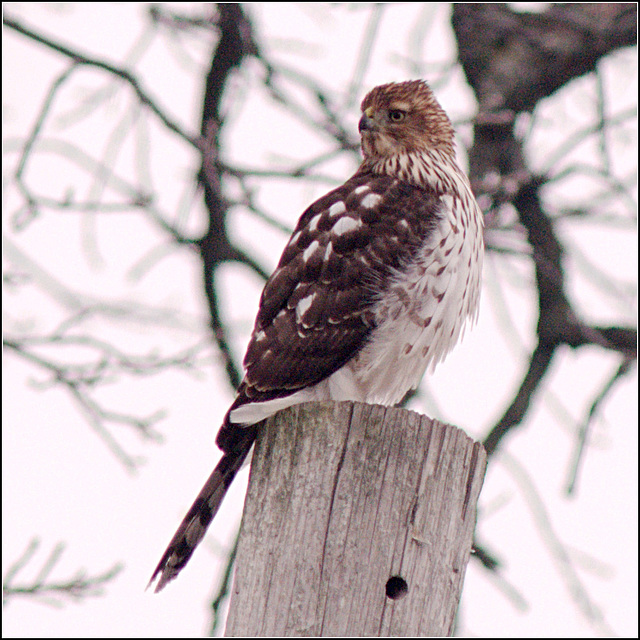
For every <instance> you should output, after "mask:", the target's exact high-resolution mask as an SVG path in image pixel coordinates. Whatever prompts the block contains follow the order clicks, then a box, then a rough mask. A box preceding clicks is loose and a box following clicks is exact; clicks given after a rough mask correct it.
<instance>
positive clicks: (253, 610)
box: [226, 402, 485, 637]
mask: <svg viewBox="0 0 640 640" xmlns="http://www.w3.org/2000/svg"><path fill="white" fill-rule="evenodd" d="M484 469H485V453H484V449H483V448H482V446H481V445H480V444H478V443H476V442H473V441H472V440H471V439H470V438H469V437H468V436H467V435H465V433H464V432H462V431H461V430H460V429H457V428H456V427H452V426H450V425H444V424H442V423H439V422H437V421H435V420H431V419H429V418H427V417H425V416H421V415H418V414H417V413H414V412H412V411H407V410H404V409H396V408H389V407H382V406H374V405H366V404H360V403H352V402H340V403H333V402H323V403H309V404H305V405H297V406H294V407H291V408H289V409H287V410H285V411H281V412H280V413H278V414H276V415H275V416H273V417H272V418H271V419H270V420H268V421H267V423H266V425H265V427H264V429H262V430H261V433H260V435H259V436H258V440H257V443H256V448H255V452H254V456H253V463H252V467H251V476H250V479H249V489H248V493H247V499H246V503H245V509H244V515H243V519H242V529H241V533H240V542H239V546H238V559H237V566H236V575H235V582H234V588H233V593H232V599H231V605H230V611H229V618H228V622H227V629H226V635H227V636H347V637H348V636H389V635H391V636H447V635H450V634H451V633H452V631H453V626H454V619H455V614H456V610H457V606H458V601H459V599H460V593H461V591H462V583H463V579H464V572H465V569H466V566H467V562H468V560H469V554H470V551H471V543H472V536H473V530H474V526H475V522H476V502H477V499H478V495H479V493H480V488H481V486H482V480H483V477H484Z"/></svg>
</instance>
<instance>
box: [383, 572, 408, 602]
mask: <svg viewBox="0 0 640 640" xmlns="http://www.w3.org/2000/svg"><path fill="white" fill-rule="evenodd" d="M385 592H386V594H387V598H389V599H391V600H400V599H401V598H404V597H405V596H406V595H407V593H408V592H409V585H408V584H407V581H406V580H405V579H404V578H401V577H400V576H391V577H390V578H389V579H388V580H387V585H386V587H385Z"/></svg>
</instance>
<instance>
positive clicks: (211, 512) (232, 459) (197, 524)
mask: <svg viewBox="0 0 640 640" xmlns="http://www.w3.org/2000/svg"><path fill="white" fill-rule="evenodd" d="M243 431H245V429H243ZM244 435H245V437H241V438H238V439H236V442H235V443H234V444H235V446H234V447H233V448H232V449H231V450H229V451H226V452H225V454H224V455H223V456H222V458H221V459H220V462H218V464H217V465H216V468H215V469H214V470H213V472H212V473H211V475H210V476H209V479H208V480H207V481H206V482H205V484H204V486H203V487H202V489H201V491H200V493H199V494H198V497H197V498H196V499H195V502H194V503H193V504H192V505H191V508H190V509H189V511H188V513H187V515H186V516H185V517H184V519H183V520H182V522H181V524H180V526H179V527H178V530H177V531H176V532H175V534H174V536H173V538H172V539H171V542H170V543H169V546H168V547H167V549H166V551H165V552H164V554H163V555H162V558H161V559H160V562H159V563H158V566H157V567H156V569H155V571H154V572H153V575H152V576H151V580H149V584H148V585H147V589H148V588H149V587H150V586H151V584H152V583H153V581H154V580H155V579H156V578H157V577H158V576H160V578H159V580H158V584H157V585H156V588H155V593H158V592H159V591H162V589H163V588H164V587H165V586H166V584H167V583H168V582H170V581H171V580H173V579H174V578H175V577H176V576H177V575H178V574H179V573H180V571H182V569H183V568H184V566H185V565H186V564H187V562H189V559H190V558H191V555H192V554H193V552H194V551H195V549H196V547H197V546H198V545H199V544H200V541H201V540H202V538H203V537H204V534H205V533H206V531H207V529H208V528H209V525H210V524H211V521H212V520H213V518H214V516H215V515H216V513H217V511H218V509H219V508H220V505H221V504H222V500H223V499H224V496H225V495H226V493H227V490H228V489H229V486H230V485H231V483H232V482H233V479H234V478H235V477H236V473H238V471H239V470H240V468H241V467H242V464H243V463H244V461H245V458H246V457H247V455H248V453H249V451H250V450H251V447H252V445H253V442H254V440H255V432H254V430H253V429H246V432H245V434H244Z"/></svg>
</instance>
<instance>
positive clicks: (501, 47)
mask: <svg viewBox="0 0 640 640" xmlns="http://www.w3.org/2000/svg"><path fill="white" fill-rule="evenodd" d="M635 14H636V8H635V5H633V6H632V5H624V4H618V5H614V4H609V5H606V6H604V5H585V4H574V5H549V6H548V7H547V8H546V10H545V11H542V12H540V13H536V14H531V13H519V12H517V11H515V10H513V9H512V8H511V7H510V6H509V5H505V4H489V5H486V4H485V5H483V4H455V5H454V10H453V16H452V24H453V27H454V32H455V35H456V38H457V40H458V49H459V53H460V61H461V63H462V65H463V68H464V71H465V74H466V76H467V79H468V81H469V84H470V85H471V87H472V89H473V90H474V92H475V94H476V97H477V99H478V103H479V109H480V112H479V114H478V116H477V118H476V122H475V125H474V130H475V132H474V145H473V147H472V149H471V151H470V154H469V159H470V169H471V175H470V178H471V181H472V184H473V185H474V187H475V189H476V191H477V192H478V194H479V195H480V196H481V197H482V199H483V200H484V199H486V200H487V201H488V202H490V203H492V204H491V206H492V207H495V208H496V209H498V210H499V208H500V207H501V206H504V205H505V204H507V203H509V204H510V205H512V206H513V207H515V209H516V211H517V213H518V218H519V222H520V224H521V225H522V227H523V228H524V229H525V231H526V234H527V242H528V244H529V245H530V247H531V250H532V252H531V256H532V258H533V263H534V268H535V276H536V288H537V297H538V309H539V316H538V325H537V337H538V344H537V346H536V348H535V350H534V351H533V353H532V354H531V357H530V361H529V367H528V370H527V372H526V374H525V376H524V378H523V381H522V383H521V385H520V388H519V390H518V392H517V393H516V395H515V397H514V399H513V401H512V402H511V404H510V406H509V408H508V409H507V410H506V412H505V414H504V415H503V417H502V418H501V419H500V420H499V421H498V423H497V424H496V425H494V427H493V428H492V429H491V430H490V431H489V433H488V435H487V437H486V439H485V442H484V444H485V448H486V449H487V453H488V454H489V455H491V454H492V453H494V452H495V451H496V449H497V447H498V445H499V444H500V442H501V441H502V438H503V437H504V436H505V435H506V434H507V433H508V432H509V431H510V430H511V429H513V428H514V427H516V426H518V425H519V424H521V422H522V421H523V420H524V418H525V416H526V414H527V411H528V408H529V406H530V404H531V400H532V398H533V396H534V394H535V393H536V391H537V390H538V388H539V386H540V384H541V382H542V381H543V379H544V377H545V375H546V373H547V372H548V370H549V366H550V364H551V361H552V359H553V356H554V354H555V352H556V349H557V348H558V347H559V346H560V345H563V344H566V345H569V346H571V347H574V348H576V347H579V346H582V345H586V344H591V345H597V346H600V347H602V348H605V349H613V350H616V351H619V352H620V353H622V354H623V355H624V356H625V357H635V356H634V355H633V354H635V348H636V342H637V331H636V330H635V329H633V328H631V327H615V326H614V327H591V326H589V325H588V324H587V323H585V322H583V321H581V320H580V319H579V317H578V314H577V312H576V311H575V310H574V308H573V306H572V304H571V302H570V299H569V296H568V295H567V293H566V290H565V286H566V285H565V278H564V269H563V252H564V247H563V245H562V243H561V242H560V240H559V238H558V236H557V233H556V230H555V228H554V224H553V222H552V220H551V218H550V216H549V215H548V213H547V212H546V211H545V208H544V206H543V203H542V197H541V191H542V189H543V188H544V186H545V184H546V182H547V178H545V177H539V176H535V175H533V173H532V172H531V170H530V169H529V167H528V163H527V159H526V156H525V153H524V149H523V141H522V140H521V139H519V138H518V137H517V136H516V135H515V131H514V127H515V122H516V114H518V113H519V112H523V111H532V110H533V109H534V107H535V106H536V105H537V104H538V102H539V101H540V100H542V99H543V98H545V97H548V96H549V95H550V94H551V93H553V92H554V91H556V90H557V89H559V88H560V87H562V86H563V85H564V84H566V83H567V82H569V81H570V80H571V79H573V78H575V77H577V76H579V75H582V74H584V73H588V72H590V71H593V70H594V69H595V68H596V65H597V63H598V61H599V60H600V58H601V57H602V56H603V55H605V54H606V53H609V52H611V51H613V50H615V49H617V48H619V47H621V46H626V45H629V44H633V43H635V41H636V27H635V17H634V16H635ZM599 104H600V103H599ZM627 117H630V113H625V114H623V119H626V118H627ZM619 118H620V115H618V119H619ZM597 120H598V121H597V122H596V123H595V124H594V125H593V126H592V127H590V128H589V129H583V131H581V132H580V135H581V136H582V135H587V133H593V134H594V135H596V136H598V138H599V139H602V128H603V127H604V126H609V125H605V122H604V120H603V118H602V105H601V104H600V117H599V118H597ZM576 143H577V138H575V137H574V138H573V139H570V140H569V141H568V142H567V141H565V142H564V143H563V144H561V145H560V147H559V148H560V149H565V150H566V149H569V148H571V145H573V144H576Z"/></svg>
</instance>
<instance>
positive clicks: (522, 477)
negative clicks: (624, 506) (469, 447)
mask: <svg viewBox="0 0 640 640" xmlns="http://www.w3.org/2000/svg"><path fill="white" fill-rule="evenodd" d="M500 463H501V465H502V466H503V467H504V468H505V469H506V470H507V471H508V472H509V473H510V475H511V477H512V478H513V480H514V481H515V482H516V484H517V485H518V488H519V489H520V492H521V493H522V496H523V498H524V501H525V504H526V505H527V506H528V508H529V512H530V513H531V516H532V518H533V524H534V527H535V530H536V531H537V533H538V535H539V537H540V540H541V541H542V542H543V544H544V545H545V547H546V548H547V551H548V552H549V555H550V556H551V558H552V560H553V561H554V563H555V565H556V568H557V570H558V574H559V576H560V578H561V579H562V581H563V582H564V584H565V587H566V589H567V592H568V594H569V597H570V598H571V601H572V602H573V603H574V604H575V606H576V607H577V608H578V609H579V610H580V612H581V613H582V615H583V616H584V618H585V620H586V621H587V622H588V623H589V624H590V625H591V626H592V627H593V628H594V629H595V630H596V631H597V632H598V633H600V634H602V635H604V636H606V637H612V636H614V635H615V634H614V632H613V630H612V629H611V628H610V626H609V624H608V623H607V621H606V619H605V617H604V615H603V613H602V611H601V610H600V608H599V607H598V606H597V605H596V604H595V603H594V602H593V601H592V600H591V598H590V596H589V593H588V592H587V590H586V588H585V585H584V584H583V583H582V581H581V580H580V576H579V575H578V573H577V571H576V569H575V567H574V565H573V562H572V561H571V557H570V555H569V552H568V550H567V548H566V546H565V544H564V543H563V542H562V541H561V540H560V538H559V537H558V535H557V534H556V532H555V530H554V527H553V523H552V522H551V518H550V516H549V513H548V511H547V508H546V506H545V504H544V501H543V500H542V498H541V496H540V493H539V491H538V489H537V488H536V486H535V484H534V482H533V479H532V478H531V477H530V475H529V473H528V472H527V471H526V469H525V468H524V467H523V466H522V465H521V464H520V463H519V462H518V461H517V460H516V459H515V458H514V457H513V456H512V455H510V454H508V453H507V452H504V451H503V452H502V453H501V454H500Z"/></svg>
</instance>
